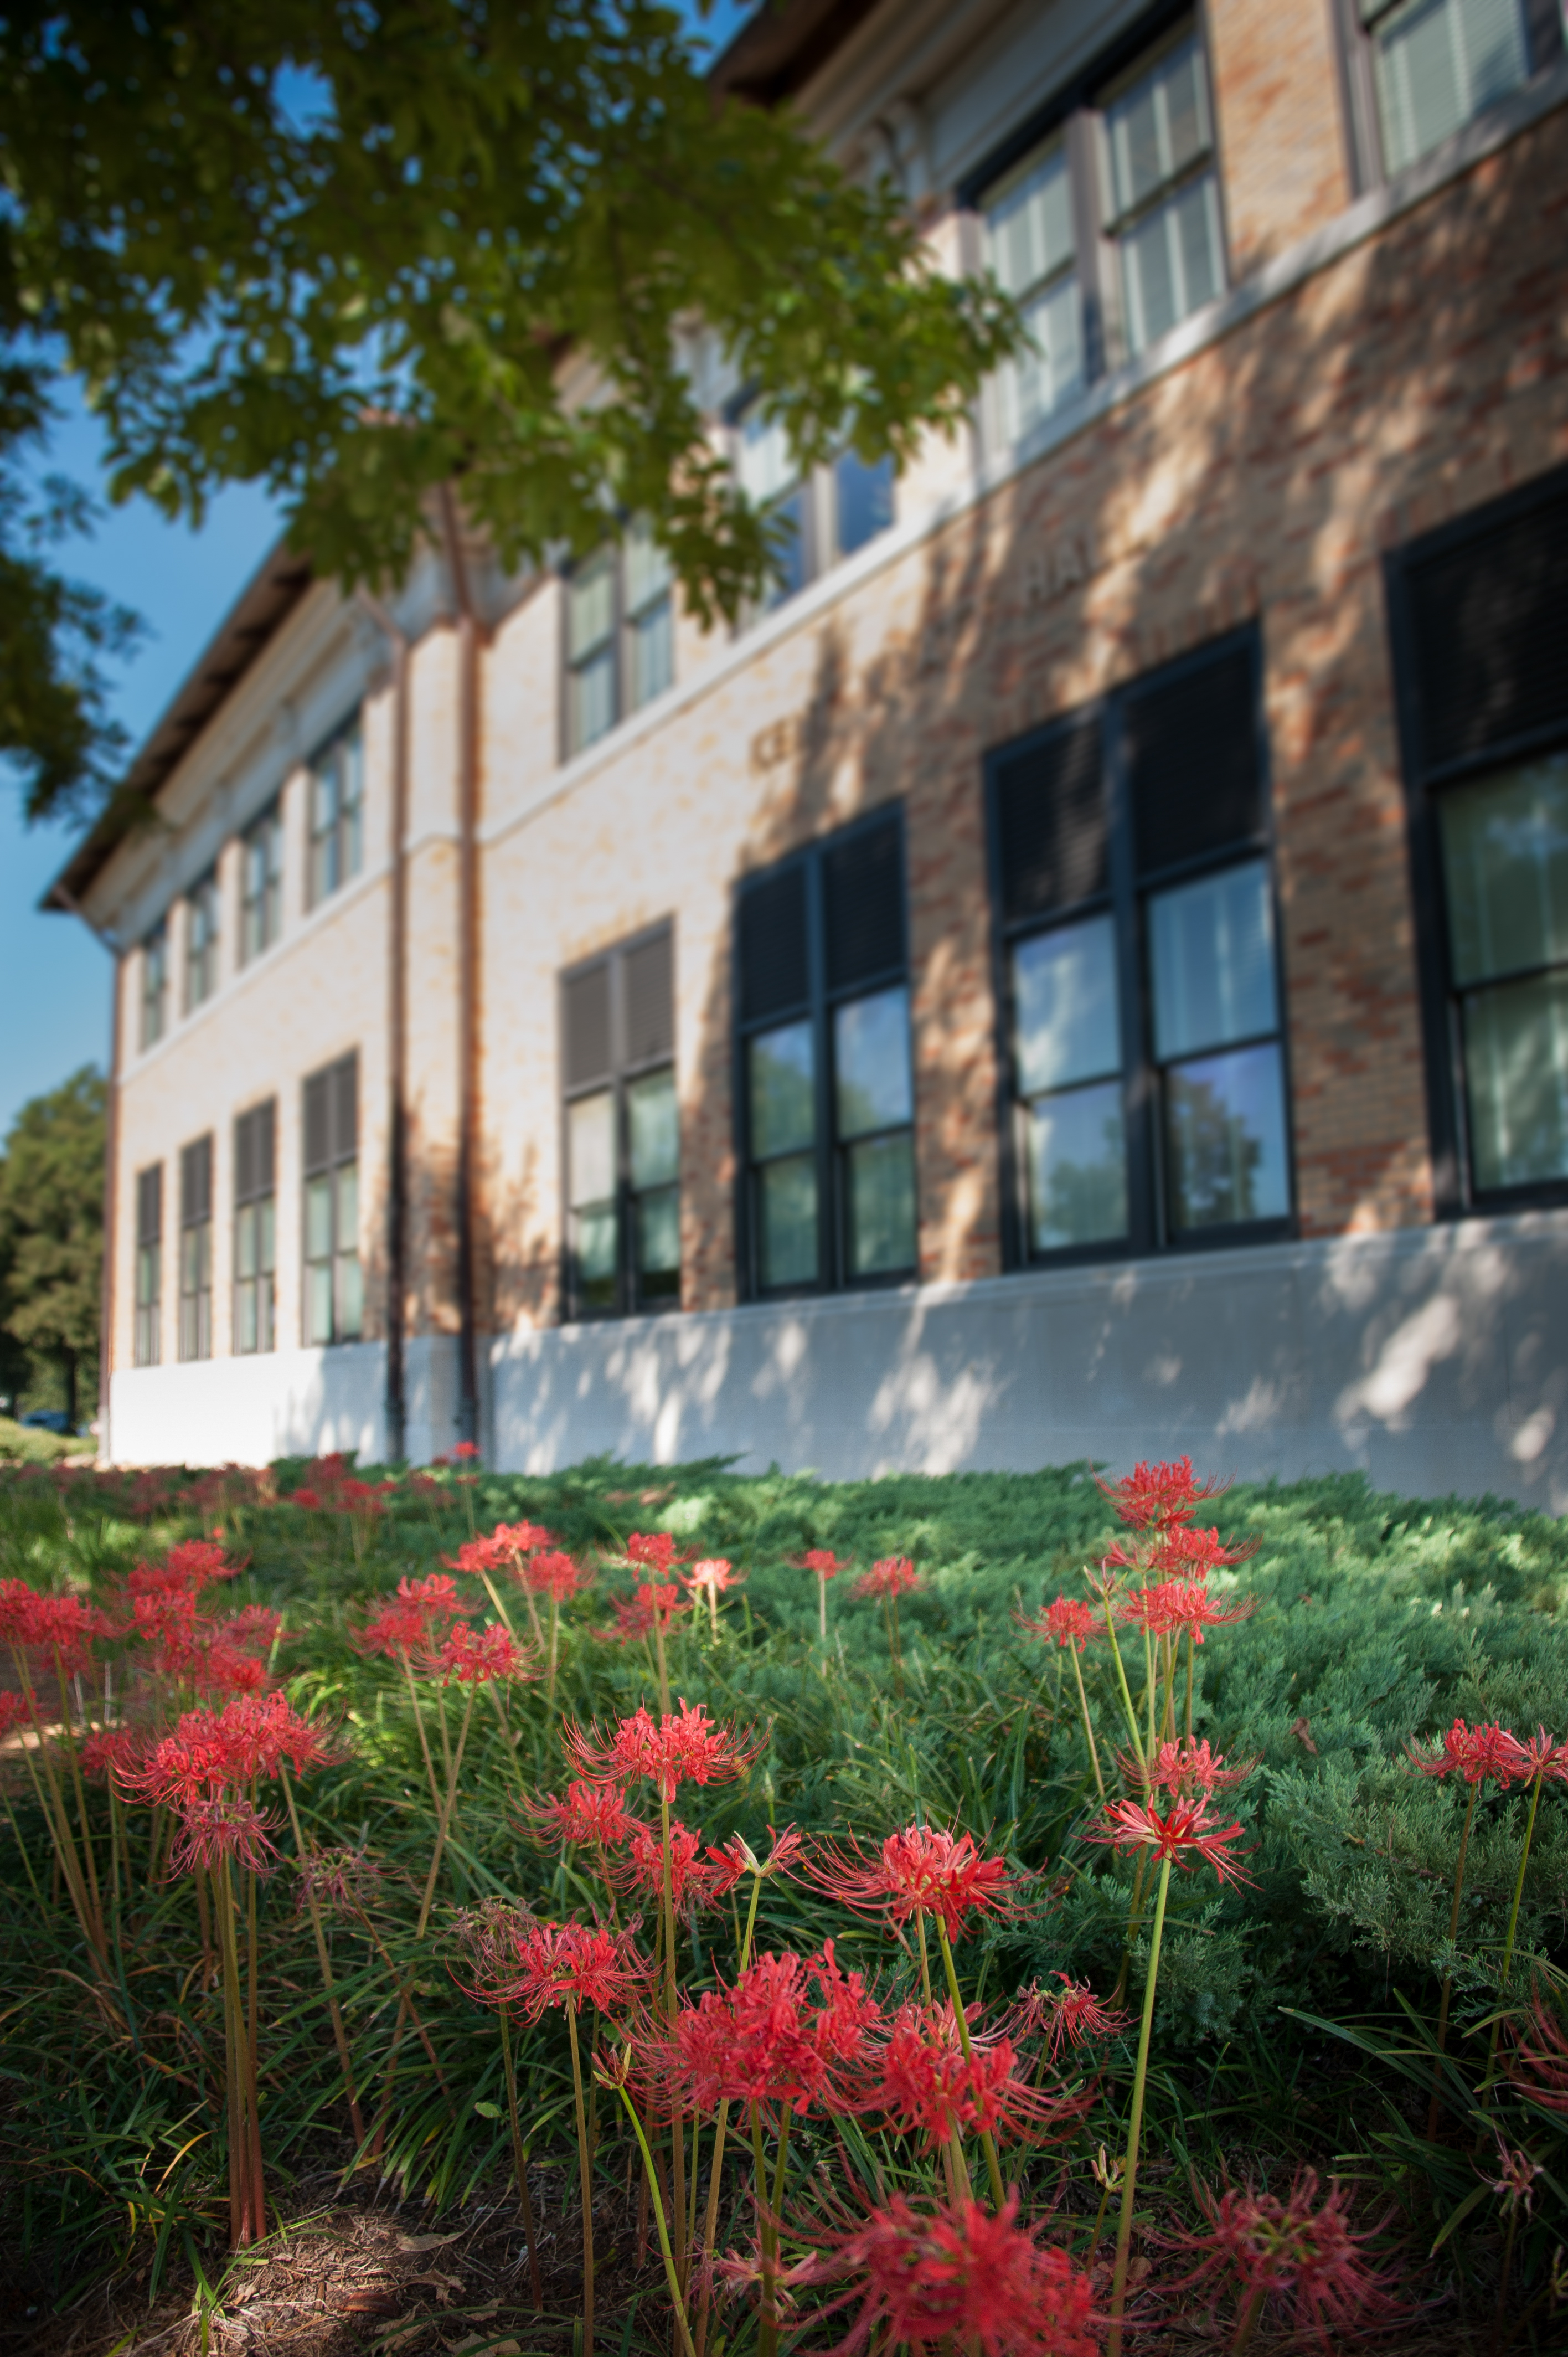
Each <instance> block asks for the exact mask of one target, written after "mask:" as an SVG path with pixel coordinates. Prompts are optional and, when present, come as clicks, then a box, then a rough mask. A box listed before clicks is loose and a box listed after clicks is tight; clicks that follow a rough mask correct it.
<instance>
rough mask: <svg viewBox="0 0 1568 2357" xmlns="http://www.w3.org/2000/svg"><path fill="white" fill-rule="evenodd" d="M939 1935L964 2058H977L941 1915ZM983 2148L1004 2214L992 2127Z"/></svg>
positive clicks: (982, 2139) (982, 2138)
mask: <svg viewBox="0 0 1568 2357" xmlns="http://www.w3.org/2000/svg"><path fill="white" fill-rule="evenodd" d="M937 1937H938V1939H939V1940H940V1942H941V1943H942V1964H943V1966H944V1968H945V1970H946V1973H947V1976H948V1995H949V1996H950V1997H951V1999H952V2010H953V2019H954V2020H955V2021H956V2022H957V2024H958V2036H959V2043H960V2045H961V2047H962V2048H963V2059H964V2061H966V2062H968V2061H972V2059H973V2049H972V2046H971V2044H970V2039H969V2023H968V2021H967V2020H966V2019H965V2018H964V2010H963V1999H962V1997H961V1996H960V1995H959V1991H958V1971H957V1967H956V1966H955V1965H954V1964H953V1960H952V1943H951V1942H950V1940H949V1938H948V1927H947V1925H946V1924H945V1923H944V1922H943V1921H942V1919H941V1917H940V1915H939V1916H938V1917H937ZM980 2148H981V2150H982V2152H983V2154H984V2155H985V2174H986V2176H987V2178H988V2179H989V2180H990V2184H991V2200H992V2202H993V2206H994V2208H995V2211H996V2214H997V2216H998V2217H1000V2216H1001V2214H1002V2212H1003V2210H1004V2207H1005V2205H1006V2201H1007V2196H1006V2194H1005V2192H1004V2190H1003V2185H1002V2164H1001V2162H1000V2161H999V2160H998V2159H997V2158H996V2139H995V2138H994V2136H993V2135H992V2133H991V2130H990V2129H989V2128H982V2129H981V2131H980Z"/></svg>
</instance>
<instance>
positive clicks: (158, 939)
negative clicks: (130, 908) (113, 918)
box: [136, 916, 169, 1053]
mask: <svg viewBox="0 0 1568 2357" xmlns="http://www.w3.org/2000/svg"><path fill="white" fill-rule="evenodd" d="M168 932H169V928H168V919H167V917H166V916H163V917H160V918H159V919H158V920H157V923H156V925H149V926H148V928H147V930H146V931H145V933H144V934H143V936H142V974H141V983H142V986H141V989H140V991H139V992H138V993H137V998H136V1004H137V1009H138V1015H137V1028H136V1039H137V1045H138V1046H139V1047H140V1048H141V1049H142V1050H143V1051H144V1053H145V1050H146V1049H149V1048H156V1046H157V1044H158V1041H159V1040H160V1039H166V1038H167V1036H168V1028H169V1024H168V986H169V972H168Z"/></svg>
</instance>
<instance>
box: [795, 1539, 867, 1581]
mask: <svg viewBox="0 0 1568 2357" xmlns="http://www.w3.org/2000/svg"><path fill="white" fill-rule="evenodd" d="M786 1561H787V1562H788V1563H789V1568H790V1570H791V1571H814V1572H815V1573H816V1575H817V1577H818V1578H819V1579H836V1578H837V1577H838V1576H839V1574H840V1572H841V1571H853V1570H854V1555H845V1556H844V1558H843V1562H842V1563H841V1562H840V1561H839V1558H838V1556H837V1555H834V1553H833V1551H832V1548H831V1547H808V1548H807V1549H806V1552H805V1554H804V1555H789V1556H787V1557H786Z"/></svg>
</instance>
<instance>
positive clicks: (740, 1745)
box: [561, 1696, 764, 1801]
mask: <svg viewBox="0 0 1568 2357" xmlns="http://www.w3.org/2000/svg"><path fill="white" fill-rule="evenodd" d="M561 1741H562V1746H563V1748H564V1750H565V1752H566V1756H567V1758H568V1759H569V1760H571V1761H572V1764H573V1766H574V1767H575V1769H576V1770H577V1773H578V1774H579V1775H580V1776H583V1777H585V1778H586V1779H587V1781H589V1782H590V1783H595V1784H620V1783H625V1782H626V1781H627V1780H628V1778H629V1777H633V1776H646V1777H647V1778H648V1780H649V1781H650V1783H652V1784H656V1785H657V1786H658V1788H659V1793H660V1799H661V1800H665V1801H672V1800H673V1799H674V1797H675V1793H676V1790H677V1788H678V1787H679V1786H680V1785H682V1784H727V1783H729V1782H731V1781H733V1780H734V1779H735V1778H736V1777H737V1776H743V1775H744V1774H745V1773H746V1770H747V1769H748V1768H749V1767H750V1765H751V1763H752V1761H753V1760H755V1759H756V1758H757V1754H758V1753H759V1752H760V1751H761V1749H762V1748H763V1741H764V1738H762V1737H761V1736H759V1735H757V1733H756V1732H755V1730H754V1729H751V1728H739V1727H731V1726H729V1725H727V1724H724V1725H720V1724H715V1723H714V1720H712V1719H711V1718H710V1717H708V1710H707V1705H706V1704H705V1703H699V1704H698V1705H697V1706H696V1708H695V1709H694V1710H693V1708H692V1706H691V1705H690V1704H689V1703H688V1702H687V1701H686V1700H685V1698H684V1697H683V1696H682V1702H681V1707H680V1709H679V1710H678V1711H668V1710H667V1711H665V1712H664V1713H663V1714H662V1715H661V1717H660V1719H659V1721H658V1724H657V1725H655V1723H654V1721H653V1720H652V1719H651V1718H650V1716H649V1714H648V1712H647V1711H646V1710H645V1709H639V1710H636V1711H634V1712H633V1713H632V1715H631V1717H629V1718H622V1719H618V1720H617V1722H616V1725H615V1727H614V1728H613V1730H612V1731H611V1732H610V1733H609V1734H607V1735H606V1734H602V1733H601V1732H600V1729H599V1727H598V1723H597V1721H594V1722H592V1723H591V1724H590V1725H589V1726H588V1727H586V1728H583V1727H574V1726H572V1725H570V1724H568V1725H567V1726H565V1727H563V1728H562V1730H561Z"/></svg>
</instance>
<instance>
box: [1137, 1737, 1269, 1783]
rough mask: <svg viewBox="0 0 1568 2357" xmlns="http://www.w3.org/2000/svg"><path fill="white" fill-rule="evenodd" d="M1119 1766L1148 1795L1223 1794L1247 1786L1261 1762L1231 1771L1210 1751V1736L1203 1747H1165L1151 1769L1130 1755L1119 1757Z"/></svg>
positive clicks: (1221, 1757)
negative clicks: (1151, 1792)
mask: <svg viewBox="0 0 1568 2357" xmlns="http://www.w3.org/2000/svg"><path fill="white" fill-rule="evenodd" d="M1116 1764H1117V1766H1118V1767H1119V1768H1120V1769H1121V1770H1122V1774H1123V1775H1124V1776H1125V1777H1126V1779H1127V1781H1128V1782H1129V1783H1130V1784H1137V1785H1139V1786H1141V1787H1142V1788H1143V1790H1144V1791H1145V1792H1150V1791H1153V1792H1173V1793H1181V1792H1225V1791H1227V1790H1229V1789H1230V1786H1232V1785H1234V1784H1244V1783H1245V1782H1246V1781H1247V1779H1248V1777H1249V1776H1250V1775H1251V1773H1252V1770H1254V1769H1255V1768H1256V1766H1257V1764H1258V1762H1257V1760H1242V1761H1241V1762H1240V1765H1239V1766H1236V1767H1230V1768H1228V1767H1227V1766H1226V1764H1225V1760H1224V1757H1223V1755H1219V1756H1218V1757H1217V1756H1216V1755H1215V1753H1213V1752H1212V1751H1210V1749H1209V1748H1208V1737H1207V1736H1206V1737H1205V1738H1204V1739H1203V1741H1202V1742H1201V1743H1162V1744H1161V1746H1160V1748H1159V1749H1158V1750H1157V1751H1156V1752H1155V1757H1154V1762H1153V1764H1152V1766H1150V1767H1145V1766H1144V1763H1143V1761H1142V1760H1134V1759H1133V1757H1132V1756H1131V1754H1130V1753H1127V1752H1118V1753H1117V1755H1116Z"/></svg>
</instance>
